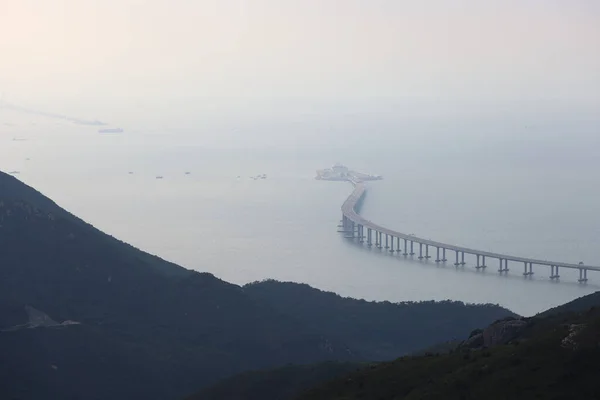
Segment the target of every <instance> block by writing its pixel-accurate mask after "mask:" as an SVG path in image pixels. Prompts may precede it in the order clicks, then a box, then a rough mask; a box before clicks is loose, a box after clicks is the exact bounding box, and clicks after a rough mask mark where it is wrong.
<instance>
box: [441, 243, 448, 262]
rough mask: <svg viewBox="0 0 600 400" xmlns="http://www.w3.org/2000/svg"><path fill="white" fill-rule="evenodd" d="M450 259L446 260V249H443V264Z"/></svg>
mask: <svg viewBox="0 0 600 400" xmlns="http://www.w3.org/2000/svg"><path fill="white" fill-rule="evenodd" d="M446 261H448V259H447V258H446V248H445V247H444V248H442V262H446Z"/></svg>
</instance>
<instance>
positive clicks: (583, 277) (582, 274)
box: [579, 268, 588, 283]
mask: <svg viewBox="0 0 600 400" xmlns="http://www.w3.org/2000/svg"><path fill="white" fill-rule="evenodd" d="M587 280H588V279H587V269H586V268H579V283H586V282H587Z"/></svg>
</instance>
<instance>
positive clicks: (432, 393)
mask: <svg viewBox="0 0 600 400" xmlns="http://www.w3.org/2000/svg"><path fill="white" fill-rule="evenodd" d="M588 300H589V299H588ZM596 304H597V303H596ZM567 308H568V307H567ZM599 343H600V309H598V308H593V309H590V310H589V311H587V312H583V313H580V314H574V313H562V314H558V315H552V316H549V317H547V318H532V319H529V320H527V323H526V325H525V327H524V328H523V331H522V332H520V333H519V334H518V335H517V336H516V337H515V338H513V339H511V340H510V341H508V343H505V344H501V345H498V346H493V347H491V348H482V349H472V348H468V347H459V348H457V349H456V350H455V351H453V352H452V353H451V354H446V355H429V356H422V357H404V358H400V359H398V360H396V361H393V362H388V363H382V364H380V365H378V366H373V367H371V368H365V369H363V370H360V371H358V372H355V373H352V374H349V375H347V376H344V377H342V378H339V379H337V380H334V381H332V382H329V383H325V384H322V385H320V386H318V387H316V388H314V389H311V390H309V391H307V392H305V393H304V394H303V395H301V396H299V397H298V398H297V400H321V399H322V400H325V399H326V400H336V399H339V400H342V399H343V400H353V399H381V400H387V399H390V400H391V399H394V400H400V399H405V400H412V399H431V400H435V399H440V400H441V399H444V400H446V399H457V400H458V399H460V400H464V399H484V398H485V399H490V400H495V399H498V400H504V399H523V400H529V399H556V400H559V399H565V400H566V399H598V398H600V382H599V381H598V379H597V376H598V373H600V364H599V363H598V359H600V346H599Z"/></svg>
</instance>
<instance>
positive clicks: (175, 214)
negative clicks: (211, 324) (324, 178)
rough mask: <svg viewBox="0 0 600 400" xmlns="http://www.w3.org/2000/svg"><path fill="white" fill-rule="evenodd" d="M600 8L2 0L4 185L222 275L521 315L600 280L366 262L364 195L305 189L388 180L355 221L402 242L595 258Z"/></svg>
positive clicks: (599, 235)
mask: <svg viewBox="0 0 600 400" xmlns="http://www.w3.org/2000/svg"><path fill="white" fill-rule="evenodd" d="M599 4H600V3H598V2H595V1H588V0H573V1H569V2H559V1H546V0H527V1H522V0H519V1H517V0H490V1H486V2H482V1H479V0H477V1H476V0H467V1H461V2H449V1H443V0H426V1H420V2H411V1H390V0H374V1H368V2H367V1H345V2H341V1H324V0H307V1H291V0H290V1H280V0H252V1H243V0H219V1H217V0H200V1H194V2H191V1H181V2H178V3H177V5H176V6H174V5H173V4H172V2H169V1H166V0H148V1H145V2H138V1H131V0H125V1H123V0H106V1H103V2H101V3H98V2H91V1H85V0H61V1H53V2H46V1H42V0H23V1H18V2H8V1H6V2H0V57H1V61H0V169H1V170H3V171H5V172H10V171H19V172H20V173H19V174H18V178H19V179H21V180H23V181H24V182H25V183H27V184H29V185H32V186H33V187H34V188H36V189H37V190H40V191H41V192H43V193H44V194H46V195H48V196H49V197H51V198H52V199H54V200H55V201H57V203H59V205H61V206H64V207H65V208H67V209H68V210H69V211H71V212H72V213H74V214H76V215H77V216H79V217H81V218H83V219H85V220H86V221H89V222H90V223H92V224H93V225H95V226H96V227H98V228H99V229H101V230H104V231H106V232H107V233H109V234H112V235H114V236H116V237H118V238H119V239H122V240H124V241H126V242H129V243H131V244H133V245H135V246H138V247H140V248H141V249H143V250H146V251H149V252H151V253H155V254H157V255H159V256H161V257H164V258H166V259H168V260H171V261H174V262H177V263H179V264H181V265H183V266H185V267H188V268H192V269H196V270H199V271H208V272H212V273H214V274H215V275H217V276H218V277H220V278H222V279H225V280H228V281H231V282H235V283H246V282H250V281H254V280H260V279H265V278H274V279H279V280H292V281H297V282H306V283H309V284H311V285H313V286H315V287H318V288H321V289H327V290H332V291H335V292H338V293H340V294H342V295H347V296H353V297H360V298H366V299H376V300H389V301H403V300H430V299H448V298H449V299H456V300H464V301H469V302H494V303H500V304H502V305H504V306H507V307H509V308H511V309H512V310H514V311H515V312H518V313H522V314H526V315H530V314H533V313H536V312H538V311H541V310H543V309H545V308H548V307H551V306H553V305H558V304H561V303H564V302H566V301H568V300H571V299H573V298H575V297H579V296H582V295H584V294H587V293H590V292H592V291H595V290H597V289H598V287H599V286H597V285H600V274H596V273H590V274H589V278H590V282H589V283H588V285H586V286H582V285H578V284H577V283H576V280H577V272H576V271H564V270H561V283H560V284H556V283H551V282H549V279H548V275H549V270H548V269H547V268H543V267H539V266H535V267H534V268H535V269H534V272H535V275H534V277H533V279H531V280H524V279H523V277H522V276H521V272H522V267H523V266H522V265H512V266H511V274H510V275H509V276H508V277H499V276H497V273H496V272H495V271H496V268H497V266H496V265H495V264H494V263H495V262H496V261H497V260H489V262H488V264H489V268H488V270H487V271H485V272H484V273H476V272H475V271H474V269H473V268H472V265H471V266H467V267H466V268H464V269H460V270H458V271H457V270H456V269H455V268H454V266H452V265H447V266H445V267H442V266H436V265H435V263H434V262H427V263H421V262H418V261H417V260H405V259H404V258H403V257H399V256H394V257H392V256H390V255H388V254H371V253H377V251H369V250H368V249H366V248H362V247H360V246H356V245H354V244H352V243H350V242H348V241H347V240H345V239H344V238H342V237H341V236H340V235H339V234H337V233H336V225H337V224H338V221H339V219H340V217H341V214H340V205H341V204H342V202H343V201H344V199H345V198H346V196H347V195H348V194H349V193H350V191H351V187H350V185H349V184H347V183H340V182H320V181H316V180H314V174H315V170H316V169H320V168H326V167H329V166H331V164H333V163H335V162H342V163H344V164H346V165H348V166H349V167H351V168H353V169H356V170H358V171H362V172H368V173H375V174H381V175H383V176H384V180H383V181H380V182H372V183H370V184H369V191H368V195H367V198H366V201H365V204H364V207H363V210H362V212H363V214H364V215H365V216H366V217H367V218H369V219H371V220H373V221H375V222H377V223H379V224H381V225H384V226H386V227H389V228H393V229H396V230H399V231H402V232H406V233H415V234H416V235H418V236H422V237H426V238H431V239H434V240H439V241H443V242H448V243H453V244H458V245H464V246H468V247H473V248H477V249H482V250H490V251H494V252H503V253H509V254H513V253H514V254H515V255H522V256H528V257H535V258H543V259H552V260H559V261H566V262H573V263H576V262H579V261H583V262H584V263H586V264H589V265H600V247H599V246H598V244H599V242H600V228H599V227H600V223H599V222H600V201H599V197H600V189H599V188H598V187H599V186H598V180H599V178H600V172H598V171H600V168H599V167H600V154H599V153H600V132H599V131H600V129H599V128H600V114H599V113H598V110H600V56H599V54H598V51H597V50H596V49H598V48H600V25H599V24H598V23H597V22H598V18H599V16H600V8H599V7H600V6H599ZM2 104H5V105H6V104H14V105H16V106H19V107H22V108H24V109H27V110H38V111H39V112H40V113H45V114H46V115H47V116H43V115H35V114H31V113H29V114H26V113H23V112H19V111H18V110H16V109H14V108H12V109H11V108H8V107H3V106H2ZM52 115H55V116H56V115H59V116H63V118H53V117H52ZM65 117H66V118H65ZM72 121H102V122H105V123H107V127H109V128H123V129H124V132H123V133H121V134H100V133H98V131H97V129H98V127H94V126H82V125H76V124H73V123H72ZM186 171H188V172H191V174H189V175H186V174H185V172H186ZM130 172H131V173H130ZM258 174H267V175H268V178H267V179H266V180H256V181H255V180H253V179H250V178H249V177H250V176H254V175H258ZM157 176H163V179H156V177H157ZM238 176H239V178H238ZM451 257H452V254H450V257H449V259H450V258H451ZM469 261H472V260H469ZM449 264H451V263H449ZM597 275H598V276H597Z"/></svg>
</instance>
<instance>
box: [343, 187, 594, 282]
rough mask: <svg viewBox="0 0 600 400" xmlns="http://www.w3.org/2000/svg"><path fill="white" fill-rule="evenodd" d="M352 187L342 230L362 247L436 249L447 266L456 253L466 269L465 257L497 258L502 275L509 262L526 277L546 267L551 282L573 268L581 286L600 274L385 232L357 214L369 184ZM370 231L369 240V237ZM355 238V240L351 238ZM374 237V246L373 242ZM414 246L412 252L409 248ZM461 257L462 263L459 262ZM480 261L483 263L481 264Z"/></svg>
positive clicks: (421, 256)
mask: <svg viewBox="0 0 600 400" xmlns="http://www.w3.org/2000/svg"><path fill="white" fill-rule="evenodd" d="M348 181H349V182H350V183H352V185H353V186H354V190H353V191H352V193H351V194H350V196H349V197H348V198H347V199H346V201H345V202H344V204H343V205H342V225H341V226H340V227H342V228H343V230H342V231H341V232H345V233H346V234H348V235H349V236H348V237H350V238H357V239H359V241H360V242H361V243H364V242H365V239H366V243H367V245H368V246H369V247H371V246H373V245H375V246H376V247H378V248H383V247H384V238H385V248H386V249H390V248H391V250H390V252H394V251H396V252H398V253H400V252H402V250H401V246H400V240H402V241H403V242H404V255H405V256H407V255H414V254H415V252H414V244H415V243H416V244H418V245H419V259H429V258H431V256H430V255H429V247H434V248H435V249H436V254H437V258H436V259H435V261H436V262H445V261H447V259H446V251H447V250H449V251H453V252H455V253H456V262H455V263H454V265H456V266H459V265H465V261H464V255H465V254H472V255H474V256H476V257H477V265H476V268H478V269H479V268H486V265H485V260H486V258H493V259H497V260H498V261H499V269H498V271H499V272H501V273H502V272H508V261H511V262H520V263H523V265H524V272H523V275H533V265H544V266H549V267H550V268H551V273H550V278H551V279H558V278H559V275H558V269H559V267H560V268H569V269H577V270H579V282H582V283H583V282H586V281H587V271H588V270H589V271H600V267H598V266H590V265H583V264H571V263H564V262H558V261H549V260H540V259H535V258H527V257H519V256H514V255H510V254H501V253H493V252H489V251H482V250H476V249H471V248H468V247H462V246H455V245H452V244H448V243H442V242H436V241H433V240H429V239H424V238H420V237H417V236H414V235H408V234H405V233H401V232H398V231H394V230H391V229H388V228H385V227H383V226H381V225H377V224H376V223H374V222H371V221H369V220H367V219H365V218H363V217H362V216H360V214H359V213H358V212H357V211H356V208H357V205H358V204H359V202H360V201H362V199H363V197H364V195H365V193H366V187H365V184H364V183H363V182H361V181H359V180H354V179H348ZM365 229H366V236H365ZM350 235H351V236H350ZM373 236H374V237H375V238H374V242H373ZM394 239H396V242H397V247H396V250H394ZM409 244H410V248H409V247H408V245H409ZM423 246H425V255H424V254H423ZM409 250H410V252H409ZM440 251H441V252H442V258H440ZM459 256H460V260H459ZM480 261H482V262H481V263H480Z"/></svg>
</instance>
